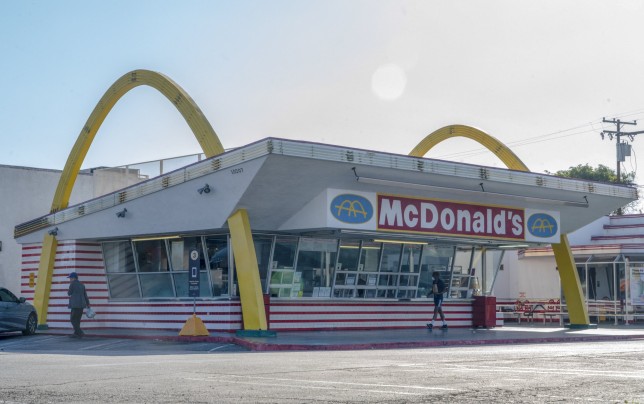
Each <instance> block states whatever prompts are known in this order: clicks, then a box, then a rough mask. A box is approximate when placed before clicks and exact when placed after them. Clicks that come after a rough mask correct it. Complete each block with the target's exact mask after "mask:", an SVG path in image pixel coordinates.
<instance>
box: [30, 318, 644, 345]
mask: <svg viewBox="0 0 644 404" xmlns="http://www.w3.org/2000/svg"><path fill="white" fill-rule="evenodd" d="M85 332H86V333H87V336H95V337H102V338H131V339H150V340H164V341H186V342H221V343H233V344H237V345H240V346H243V347H246V348H248V349H249V350H252V351H301V350H356V349H396V348H428V347H440V346H469V345H484V344H501V345H505V344H539V343H555V342H581V341H619V340H633V339H644V326H643V325H620V326H613V325H600V326H599V327H598V328H595V329H586V330H578V329H575V330H572V329H568V328H560V327H559V326H552V325H551V326H539V325H535V324H527V325H523V324H522V325H510V326H504V327H498V328H494V329H489V330H488V329H476V330H474V329H470V328H453V329H449V330H448V331H442V330H434V331H431V332H430V331H428V330H427V329H420V328H417V329H401V330H359V331H279V332H278V333H277V336H276V337H261V338H260V337H239V336H236V335H235V334H230V333H211V334H210V336H207V337H180V336H179V331H178V330H177V331H164V330H143V329H122V328H111V329H86V330H85ZM39 333H43V334H54V335H60V334H70V333H71V330H69V329H50V330H42V331H39Z"/></svg>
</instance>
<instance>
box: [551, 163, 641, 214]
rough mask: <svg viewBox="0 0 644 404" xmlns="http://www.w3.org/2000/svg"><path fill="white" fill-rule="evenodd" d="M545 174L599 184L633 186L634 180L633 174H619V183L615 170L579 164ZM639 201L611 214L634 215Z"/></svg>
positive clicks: (602, 166) (601, 165) (601, 166)
mask: <svg viewBox="0 0 644 404" xmlns="http://www.w3.org/2000/svg"><path fill="white" fill-rule="evenodd" d="M546 174H550V175H556V176H558V177H566V178H575V179H582V180H590V181H599V182H619V183H621V184H633V181H634V180H635V172H630V173H621V177H622V178H621V181H617V174H616V173H615V170H613V169H612V168H609V167H607V166H605V165H603V164H600V165H598V166H597V167H591V166H589V165H588V163H586V164H579V165H577V166H576V167H570V168H569V169H567V170H559V171H557V172H555V173H551V172H549V171H546ZM638 205H639V200H638V201H633V202H631V203H629V204H628V205H626V206H624V207H622V208H620V209H617V211H615V212H612V213H611V214H617V215H621V214H622V213H636V212H638V210H639V209H637V208H638Z"/></svg>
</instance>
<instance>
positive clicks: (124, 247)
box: [103, 241, 136, 273]
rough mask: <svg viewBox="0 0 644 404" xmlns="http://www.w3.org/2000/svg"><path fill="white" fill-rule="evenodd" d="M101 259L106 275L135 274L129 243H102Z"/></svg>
mask: <svg viewBox="0 0 644 404" xmlns="http://www.w3.org/2000/svg"><path fill="white" fill-rule="evenodd" d="M103 259H104V260H105V271H106V272H107V273H119V272H136V267H135V265H134V255H133V254H132V244H131V243H130V242H129V241H117V242H111V243H103Z"/></svg>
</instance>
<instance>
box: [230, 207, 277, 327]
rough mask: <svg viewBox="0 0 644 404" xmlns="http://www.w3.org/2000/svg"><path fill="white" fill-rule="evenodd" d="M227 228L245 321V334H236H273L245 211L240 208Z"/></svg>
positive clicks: (232, 216) (231, 218)
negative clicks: (269, 325) (267, 319)
mask: <svg viewBox="0 0 644 404" xmlns="http://www.w3.org/2000/svg"><path fill="white" fill-rule="evenodd" d="M228 228H229V229H230V238H231V241H232V244H233V254H234V255H235V270H236V272H237V280H238V282H239V295H240V297H241V299H242V318H243V320H244V331H242V332H240V331H238V332H237V334H238V335H240V334H241V335H245V336H271V335H274V334H275V333H274V332H271V331H268V322H267V321H266V311H265V308H264V296H263V295H262V282H261V280H260V277H259V267H258V265H257V255H256V253H255V244H254V243H253V235H252V233H251V230H250V221H249V220H248V212H246V209H239V210H237V211H236V212H235V213H233V214H232V215H231V216H230V217H229V218H228Z"/></svg>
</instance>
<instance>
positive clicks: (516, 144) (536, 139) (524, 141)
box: [436, 109, 644, 159]
mask: <svg viewBox="0 0 644 404" xmlns="http://www.w3.org/2000/svg"><path fill="white" fill-rule="evenodd" d="M643 113H644V109H636V110H632V111H627V112H624V113H621V114H617V115H616V116H617V117H619V118H624V117H629V116H636V115H641V114H643ZM602 123H603V121H602V120H601V119H598V120H595V121H591V122H588V123H585V124H581V125H577V126H573V127H571V128H567V129H563V130H558V131H555V132H551V133H548V134H545V135H539V136H533V137H530V138H526V139H522V140H517V141H514V142H509V143H506V145H507V146H511V147H523V146H527V145H531V144H535V143H542V142H548V141H551V140H556V139H562V138H566V137H571V136H577V135H583V134H587V133H596V132H597V129H596V128H595V127H594V126H593V125H595V124H600V125H601V124H602ZM589 125H590V128H589V129H585V130H583V131H578V132H574V133H569V134H564V135H561V136H555V135H559V134H562V133H566V132H570V131H573V130H576V129H581V128H587V127H588V126H589ZM602 127H603V125H602ZM484 153H488V150H487V149H485V148H481V147H479V148H476V149H470V150H464V151H459V152H455V153H449V154H443V155H440V156H437V157H436V158H440V159H446V158H458V157H472V156H476V155H479V154H484Z"/></svg>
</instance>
